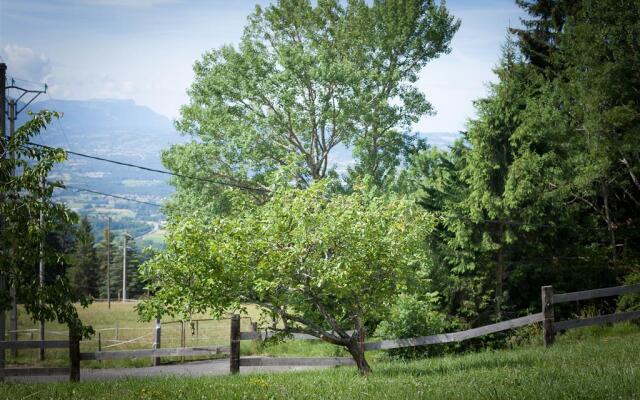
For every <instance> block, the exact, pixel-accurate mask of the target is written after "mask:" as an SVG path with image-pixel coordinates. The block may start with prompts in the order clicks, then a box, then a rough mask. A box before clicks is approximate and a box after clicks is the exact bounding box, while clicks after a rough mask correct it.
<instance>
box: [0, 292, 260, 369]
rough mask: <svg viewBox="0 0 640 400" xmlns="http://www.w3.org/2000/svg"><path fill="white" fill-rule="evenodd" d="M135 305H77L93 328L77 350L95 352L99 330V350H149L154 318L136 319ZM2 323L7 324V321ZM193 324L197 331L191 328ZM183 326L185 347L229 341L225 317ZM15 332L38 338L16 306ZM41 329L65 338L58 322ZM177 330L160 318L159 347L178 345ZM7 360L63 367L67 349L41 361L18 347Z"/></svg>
mask: <svg viewBox="0 0 640 400" xmlns="http://www.w3.org/2000/svg"><path fill="white" fill-rule="evenodd" d="M135 304H136V303H133V302H128V303H121V302H111V308H108V305H107V303H106V302H95V303H93V304H91V305H89V307H87V308H80V307H79V308H78V314H79V316H80V318H81V319H82V321H83V322H84V323H85V324H87V325H91V326H93V328H94V329H95V331H96V335H94V337H93V338H92V339H91V340H83V341H82V342H81V343H80V349H81V351H96V350H97V349H98V332H100V339H101V342H102V350H103V351H111V350H132V349H150V348H151V347H152V344H153V340H154V332H155V321H151V322H142V321H140V320H139V318H138V314H137V313H136V311H135ZM247 311H248V316H249V317H251V318H252V319H253V320H256V319H257V317H258V312H257V310H256V309H255V307H247ZM210 318H211V317H210V316H208V315H195V316H194V319H210ZM249 322H250V319H249V318H243V319H242V323H241V327H242V330H243V331H248V330H249ZM6 326H7V327H8V326H9V324H8V321H7V325H6ZM196 327H197V330H196V329H195V328H196ZM184 328H185V346H186V347H193V346H210V345H228V344H229V332H230V327H229V320H226V319H222V320H218V321H211V320H210V321H199V322H198V323H197V325H195V324H194V326H193V328H194V329H193V330H192V329H191V326H190V324H189V323H188V322H185V324H184ZM18 331H19V334H18V340H37V339H38V338H39V333H38V324H37V323H36V322H34V321H32V320H31V319H30V318H29V316H28V315H27V314H26V313H25V312H24V311H23V309H22V308H20V307H19V309H18ZM45 331H46V336H45V337H46V339H48V340H56V339H57V340H61V339H63V340H64V339H66V338H68V329H67V327H66V326H65V325H62V324H59V323H53V322H51V323H47V324H46V329H45ZM181 332H182V324H181V323H180V322H179V321H175V320H173V319H171V318H167V319H165V320H163V322H162V347H164V348H172V347H181V346H180V344H181ZM134 339H135V340H134ZM132 340H133V341H132ZM129 341H130V342H129ZM122 342H129V343H122ZM242 349H243V351H244V352H245V353H254V352H255V351H256V346H255V344H253V343H252V342H244V343H243V347H242ZM191 359H193V358H191ZM173 360H176V359H173ZM167 361H171V359H167ZM7 362H8V363H9V364H15V365H33V366H67V365H68V350H64V349H61V350H47V358H46V360H45V361H44V362H39V361H37V350H20V352H19V354H18V358H14V357H12V356H11V354H10V353H7ZM149 365H151V359H137V360H110V361H103V362H94V361H91V362H83V363H82V367H84V368H89V367H94V368H104V367H123V366H128V367H139V366H149Z"/></svg>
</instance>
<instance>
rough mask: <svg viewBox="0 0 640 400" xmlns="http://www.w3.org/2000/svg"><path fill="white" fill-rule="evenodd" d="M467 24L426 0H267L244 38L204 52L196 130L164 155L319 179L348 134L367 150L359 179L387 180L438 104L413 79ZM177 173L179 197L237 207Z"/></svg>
mask: <svg viewBox="0 0 640 400" xmlns="http://www.w3.org/2000/svg"><path fill="white" fill-rule="evenodd" d="M458 26H459V22H456V21H454V19H453V17H452V16H451V15H450V14H449V13H448V11H447V9H446V8H445V7H444V6H443V5H440V6H436V5H435V4H434V3H433V2H431V1H424V0H403V1H398V0H387V1H376V2H374V3H373V4H372V5H367V3H365V2H364V1H360V0H357V1H349V2H347V3H346V4H345V3H343V2H339V1H337V0H324V1H320V2H317V4H312V3H311V2H310V1H307V0H299V1H298V0H296V1H289V0H287V1H285V0H282V1H279V2H277V3H276V4H273V5H270V6H267V7H265V8H264V9H263V8H260V7H256V11H255V12H254V13H253V14H252V15H250V16H249V18H248V23H247V26H246V27H245V31H244V34H243V36H242V40H241V42H240V44H239V46H237V47H232V46H224V47H221V48H219V49H214V50H211V51H208V52H207V53H205V54H204V55H203V57H202V59H201V60H199V61H197V62H196V63H195V65H194V73H195V81H194V83H193V84H192V86H191V88H190V89H189V97H190V101H189V104H187V105H185V106H183V107H182V109H181V118H180V119H179V120H178V122H177V127H178V129H179V130H180V131H182V132H184V133H185V134H189V135H191V136H192V137H194V139H195V140H194V141H193V142H191V143H189V144H186V145H178V146H174V147H173V148H171V149H170V150H169V151H167V152H166V153H165V154H164V156H163V161H164V162H165V165H167V167H168V168H170V169H172V170H174V171H176V172H184V173H188V174H190V175H199V176H204V177H211V178H214V177H215V178H220V179H221V180H222V181H227V182H243V183H244V184H247V185H249V186H253V187H259V188H264V189H271V188H273V187H277V186H281V185H294V186H297V187H308V186H309V185H310V184H311V183H312V182H313V181H316V180H320V179H322V178H325V177H327V176H329V175H332V174H335V172H332V171H331V168H330V165H329V162H330V159H331V155H332V154H333V153H334V152H335V151H336V149H337V146H339V145H344V146H352V147H353V148H354V150H355V156H356V158H357V159H358V165H357V166H356V168H354V169H353V170H352V171H351V172H350V182H349V183H350V185H351V184H353V183H354V182H356V181H358V180H360V179H361V178H362V177H363V176H365V175H370V176H372V177H374V181H375V182H376V183H377V184H378V185H380V186H384V185H387V184H388V183H389V182H390V181H392V180H393V177H394V176H395V174H396V173H397V167H398V165H399V164H400V162H401V161H402V160H403V157H404V156H405V154H404V152H405V150H407V149H409V148H411V147H412V146H413V145H414V142H415V138H414V137H412V136H410V135H406V134H404V133H403V132H406V131H407V130H409V129H410V126H411V124H412V123H414V122H415V121H417V120H418V119H419V118H420V117H421V116H423V115H425V114H427V113H429V112H431V105H430V104H429V103H428V101H427V100H426V98H425V97H424V95H423V94H422V93H420V92H419V91H418V90H417V89H416V88H415V86H413V83H415V81H416V79H417V73H418V72H419V70H420V69H421V68H422V67H423V66H424V65H425V64H426V63H427V62H428V61H430V60H431V59H433V58H435V57H437V56H438V55H439V54H441V53H445V52H447V51H448V50H449V47H448V46H449V43H450V41H451V38H452V36H453V34H454V33H455V31H456V30H457V28H458ZM196 159H197V161H198V162H195V160H196ZM175 182H176V185H177V186H178V195H177V196H176V198H175V199H174V200H175V203H176V204H188V205H189V206H192V205H195V204H194V203H195V202H190V199H189V197H193V198H195V197H200V198H201V199H202V201H198V202H197V203H200V205H202V206H203V207H207V208H209V210H208V211H210V212H221V213H225V212H227V211H229V208H228V207H227V206H226V205H225V204H224V199H225V198H226V197H227V194H225V193H224V190H223V189H222V188H220V187H217V188H216V187H211V186H207V185H203V184H201V183H197V184H193V183H187V182H182V180H181V179H176V181H175ZM196 188H197V190H195V189H196ZM183 193H184V194H183ZM202 193H207V194H209V195H211V196H208V197H207V196H201V194H202ZM265 197H266V196H265V195H264V194H262V195H257V196H254V199H253V200H255V201H256V202H258V203H261V202H263V201H264V200H265ZM207 198H208V200H207ZM208 202H211V203H213V206H209V205H208ZM220 203H222V204H220ZM183 208H184V207H183Z"/></svg>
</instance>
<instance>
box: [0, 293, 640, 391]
mask: <svg viewBox="0 0 640 400" xmlns="http://www.w3.org/2000/svg"><path fill="white" fill-rule="evenodd" d="M637 292H640V284H639V285H630V286H617V287H611V288H604V289H595V290H586V291H581V292H572V293H559V294H554V293H553V287H551V286H543V287H542V290H541V295H542V312H540V313H537V314H532V315H527V316H524V317H520V318H515V319H511V320H508V321H502V322H498V323H496V324H492V325H486V326H481V327H478V328H473V329H468V330H465V331H460V332H452V333H443V334H438V335H430V336H421V337H415V338H409V339H397V340H383V341H379V342H368V343H364V344H363V347H364V350H365V351H372V350H386V349H396V348H403V347H415V346H424V345H431V344H440V343H452V342H461V341H464V340H468V339H472V338H476V337H480V336H484V335H488V334H491V333H496V332H501V331H505V330H509V329H513V328H518V327H522V326H527V325H531V324H535V323H539V322H542V327H543V339H544V344H545V346H549V345H551V344H552V343H553V341H554V339H555V335H556V333H557V332H563V331H566V330H569V329H574V328H579V327H583V326H591V325H603V324H609V323H613V322H619V321H627V320H632V319H638V318H640V311H630V312H622V313H615V314H608V315H600V316H596V317H591V318H581V319H572V320H567V321H555V317H554V310H553V306H554V305H555V304H559V303H565V302H571V301H580V300H587V299H595V298H600V297H607V296H618V295H622V294H626V293H637ZM251 326H252V328H253V329H254V331H253V332H241V331H240V316H239V315H237V314H236V315H232V316H231V332H230V333H231V335H230V345H229V346H204V347H178V348H166V349H165V348H161V347H160V339H161V324H160V320H159V319H158V320H156V327H155V330H154V344H153V348H152V349H143V350H122V351H97V352H80V338H79V337H77V336H74V335H73V334H71V333H70V334H69V340H45V341H41V340H22V341H0V351H1V352H3V353H4V352H5V350H7V349H30V348H41V347H42V346H44V347H45V348H68V349H69V364H70V365H69V368H5V366H4V365H0V378H2V377H5V376H42V375H60V374H69V380H70V381H72V382H75V381H78V380H80V362H81V361H86V360H115V359H134V358H153V359H154V365H158V364H159V360H160V357H184V356H203V355H205V356H208V355H221V354H229V367H230V371H231V373H232V374H235V373H238V372H240V367H249V366H254V367H255V366H284V365H289V366H334V365H353V364H354V362H353V360H352V359H351V358H350V357H293V358H290V357H289V358H271V357H255V356H252V357H240V342H241V341H242V340H264V339H266V338H267V337H269V336H271V335H272V334H271V333H268V332H264V333H259V332H257V331H256V329H255V324H253V323H252V324H251ZM293 338H294V339H298V340H310V339H311V340H313V339H315V340H319V338H317V337H315V336H313V335H308V334H302V333H294V334H293Z"/></svg>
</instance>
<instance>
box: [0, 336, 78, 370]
mask: <svg viewBox="0 0 640 400" xmlns="http://www.w3.org/2000/svg"><path fill="white" fill-rule="evenodd" d="M42 348H45V349H69V354H70V355H71V353H72V352H73V349H74V346H73V343H72V340H19V341H0V351H2V352H4V351H5V350H18V349H42ZM74 373H75V371H72V367H69V368H6V367H5V366H4V365H3V366H2V368H0V378H4V377H6V376H44V375H63V374H69V378H70V379H71V378H72V377H73V376H74Z"/></svg>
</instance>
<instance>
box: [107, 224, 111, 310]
mask: <svg viewBox="0 0 640 400" xmlns="http://www.w3.org/2000/svg"><path fill="white" fill-rule="evenodd" d="M108 218H109V219H108V220H107V307H108V308H109V309H111V217H108Z"/></svg>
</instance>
